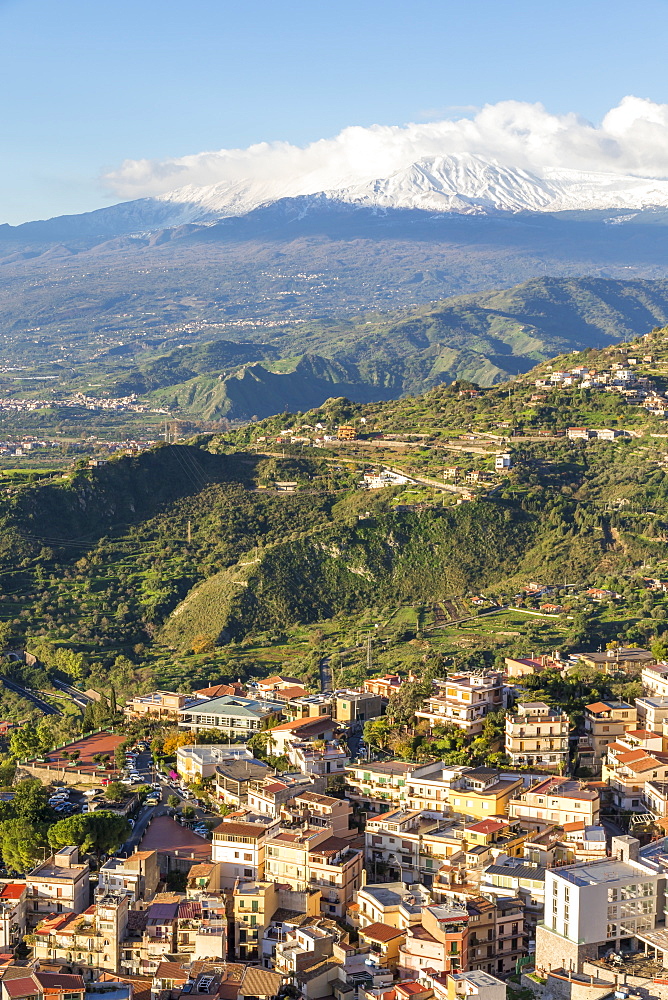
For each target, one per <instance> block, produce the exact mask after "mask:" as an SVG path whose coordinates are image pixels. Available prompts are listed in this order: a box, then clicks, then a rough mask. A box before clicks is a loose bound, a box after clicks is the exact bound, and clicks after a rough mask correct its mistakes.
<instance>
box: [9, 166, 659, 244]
mask: <svg viewBox="0 0 668 1000" xmlns="http://www.w3.org/2000/svg"><path fill="white" fill-rule="evenodd" d="M284 199H300V203H301V210H302V212H304V213H305V212H308V211H312V210H320V211H321V210H322V207H323V203H326V202H329V203H331V204H332V205H335V206H341V205H351V206H357V207H361V208H372V209H377V210H392V209H418V210H420V211H427V212H446V213H455V214H464V215H472V214H494V213H499V212H501V213H503V212H508V213H517V212H586V211H607V210H613V211H615V210H619V209H623V210H625V211H629V212H632V213H635V212H639V211H643V210H645V209H656V208H668V180H656V179H653V178H647V177H636V176H632V175H624V174H613V173H600V172H593V171H582V170H569V169H556V168H550V169H547V170H545V172H544V175H543V176H540V177H539V176H538V175H537V174H535V173H532V172H530V171H528V170H524V169H519V168H512V167H507V166H502V165H501V164H499V163H496V162H493V161H491V160H486V159H484V158H483V157H480V156H475V155H473V154H470V153H467V154H455V155H448V156H432V157H428V158H424V159H420V160H418V161H416V162H415V163H413V164H411V165H410V166H409V167H407V168H405V169H403V170H399V171H397V172H396V173H394V174H392V175H390V176H389V177H380V178H376V179H374V180H371V181H368V182H365V183H346V182H345V181H344V182H343V183H342V185H341V186H340V187H336V188H331V189H329V190H327V191H320V190H318V189H317V187H314V184H313V181H312V180H311V179H310V178H309V176H308V175H306V176H304V175H295V176H294V177H292V178H290V179H289V180H286V179H285V178H283V177H281V178H277V179H276V180H274V181H269V182H267V181H266V180H262V181H257V180H253V179H249V180H245V181H240V182H234V183H230V182H225V183H218V184H212V185H207V186H203V187H194V186H192V185H189V186H187V187H181V188H178V189H176V190H174V191H170V192H169V193H167V194H164V195H160V196H158V197H155V198H142V199H138V200H136V201H130V202H125V203H122V204H120V205H113V206H111V207H109V208H103V209H100V210H98V211H96V212H87V213H84V214H82V215H77V216H63V217H61V218H56V219H51V220H47V221H46V222H42V223H27V224H25V225H23V226H17V227H15V228H14V229H12V227H0V234H2V236H3V237H4V238H9V237H11V236H14V237H15V238H18V239H24V238H27V239H31V238H33V237H35V236H37V238H40V234H43V235H48V234H49V233H51V234H52V235H53V236H54V238H60V237H57V236H56V234H60V236H61V237H62V236H66V237H67V236H69V237H71V236H79V237H86V236H91V235H97V236H103V235H106V236H121V235H125V234H128V233H133V232H137V233H141V232H154V231H156V230H159V229H169V228H173V227H175V226H183V225H187V224H191V223H197V224H210V223H214V222H217V221H219V220H220V219H227V218H232V217H238V216H242V215H247V214H248V213H249V212H253V211H255V210H256V209H258V208H263V207H266V206H268V205H273V204H275V203H276V202H280V201H282V200H284ZM615 220H616V221H619V217H618V216H615Z"/></svg>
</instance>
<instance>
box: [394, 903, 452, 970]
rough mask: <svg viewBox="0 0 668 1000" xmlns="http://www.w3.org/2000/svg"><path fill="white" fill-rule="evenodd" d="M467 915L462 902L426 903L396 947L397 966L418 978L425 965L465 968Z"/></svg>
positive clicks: (439, 967)
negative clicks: (402, 940) (415, 922)
mask: <svg viewBox="0 0 668 1000" xmlns="http://www.w3.org/2000/svg"><path fill="white" fill-rule="evenodd" d="M468 923H469V914H468V911H467V909H466V904H465V903H452V904H445V903H436V904H434V905H431V906H425V907H424V908H423V910H422V913H421V915H420V923H419V924H413V925H411V926H410V927H408V928H407V929H406V940H405V942H404V944H403V945H402V946H401V948H400V950H399V968H400V971H401V973H402V974H403V975H404V976H407V977H417V975H418V974H419V973H420V971H421V970H422V969H424V968H425V967H428V968H432V969H435V970H436V971H437V972H441V973H444V972H456V971H458V970H460V969H466V968H468V961H469V927H468Z"/></svg>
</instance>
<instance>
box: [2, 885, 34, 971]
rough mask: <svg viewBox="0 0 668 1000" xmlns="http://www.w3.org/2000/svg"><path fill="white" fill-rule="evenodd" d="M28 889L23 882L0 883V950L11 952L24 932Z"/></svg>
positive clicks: (21, 938)
mask: <svg viewBox="0 0 668 1000" xmlns="http://www.w3.org/2000/svg"><path fill="white" fill-rule="evenodd" d="M27 899H28V889H27V886H26V884H25V882H5V883H0V951H2V952H4V953H5V954H7V953H8V952H13V951H14V949H15V948H16V947H17V945H19V944H20V943H21V941H22V940H23V936H24V934H25V932H26V925H27V913H28V902H27Z"/></svg>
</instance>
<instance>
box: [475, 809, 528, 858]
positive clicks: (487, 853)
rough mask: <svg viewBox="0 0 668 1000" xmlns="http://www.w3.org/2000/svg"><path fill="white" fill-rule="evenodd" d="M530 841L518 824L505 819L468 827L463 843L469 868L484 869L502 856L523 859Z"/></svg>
mask: <svg viewBox="0 0 668 1000" xmlns="http://www.w3.org/2000/svg"><path fill="white" fill-rule="evenodd" d="M526 840H527V834H526V832H525V831H524V830H522V829H521V826H520V824H519V823H518V821H517V820H511V819H507V818H506V817H505V816H494V817H492V818H491V819H479V820H476V821H475V822H474V823H468V824H467V825H466V826H465V827H464V830H463V840H462V849H463V851H464V856H465V863H466V868H467V869H468V870H474V869H476V868H481V867H482V866H483V865H487V864H490V862H492V861H494V859H495V858H498V857H499V856H504V857H505V856H507V857H519V856H521V855H522V854H523V851H524V845H525V843H526Z"/></svg>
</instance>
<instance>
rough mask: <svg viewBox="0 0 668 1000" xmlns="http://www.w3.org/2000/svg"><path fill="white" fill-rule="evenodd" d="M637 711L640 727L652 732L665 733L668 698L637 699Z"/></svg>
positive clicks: (667, 716)
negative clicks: (664, 725)
mask: <svg viewBox="0 0 668 1000" xmlns="http://www.w3.org/2000/svg"><path fill="white" fill-rule="evenodd" d="M636 711H637V713H638V726H639V727H642V728H643V729H649V730H650V731H651V732H654V733H660V732H662V731H663V724H664V722H666V721H668V697H667V698H652V697H650V696H648V697H644V698H636Z"/></svg>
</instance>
